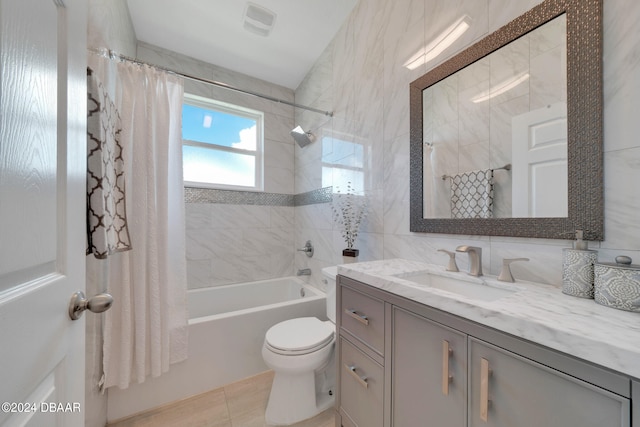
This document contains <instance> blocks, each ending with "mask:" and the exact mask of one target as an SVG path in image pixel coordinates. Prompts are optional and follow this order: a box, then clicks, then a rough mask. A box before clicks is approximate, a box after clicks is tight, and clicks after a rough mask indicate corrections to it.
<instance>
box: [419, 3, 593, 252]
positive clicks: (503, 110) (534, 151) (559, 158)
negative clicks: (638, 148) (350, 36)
mask: <svg viewBox="0 0 640 427" xmlns="http://www.w3.org/2000/svg"><path fill="white" fill-rule="evenodd" d="M410 101H411V105H410V109H411V111H410V115H411V117H410V121H411V136H410V141H411V142H410V143H411V148H410V154H411V165H410V168H411V172H410V174H411V182H410V190H411V206H410V209H411V212H410V216H411V222H410V230H411V231H414V232H429V233H446V234H472V235H489V236H514V237H538V238H559V239H567V238H570V234H571V233H572V232H574V231H575V230H583V231H584V235H585V238H586V239H588V240H603V238H604V236H603V223H604V219H603V217H604V203H603V166H602V164H603V153H602V2H601V0H546V1H544V2H542V3H541V4H539V5H538V6H536V7H534V8H533V9H531V10H530V11H528V12H526V13H525V14H523V15H522V16H520V17H518V18H516V19H515V20H513V21H511V22H510V23H509V24H507V25H505V26H504V27H502V28H500V29H499V30H497V31H496V32H494V33H492V34H490V35H489V36H487V37H485V38H484V39H482V40H480V41H479V42H477V43H476V44H474V45H472V46H470V47H469V48H467V49H465V50H464V51H462V52H461V53H459V54H458V55H456V56H454V57H453V58H451V59H449V60H447V61H446V62H444V63H443V64H441V65H439V66H437V67H435V68H434V69H432V70H431V71H429V72H428V73H427V74H425V75H424V76H422V77H420V78H418V79H417V80H415V81H414V82H412V83H411V85H410Z"/></svg>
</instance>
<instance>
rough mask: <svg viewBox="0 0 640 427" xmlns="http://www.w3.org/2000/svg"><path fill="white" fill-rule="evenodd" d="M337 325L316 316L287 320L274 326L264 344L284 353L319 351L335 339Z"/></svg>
mask: <svg viewBox="0 0 640 427" xmlns="http://www.w3.org/2000/svg"><path fill="white" fill-rule="evenodd" d="M334 332H335V326H334V324H333V323H331V322H328V321H326V322H323V321H321V320H319V319H317V318H315V317H301V318H297V319H290V320H285V321H284V322H280V323H278V324H276V325H274V326H272V327H271V328H270V329H269V330H268V331H267V334H266V336H265V340H264V344H265V347H267V348H268V349H269V350H271V351H273V352H274V353H277V354H283V355H291V356H293V355H301V354H308V353H312V352H314V351H317V350H319V349H321V348H323V347H326V346H327V345H329V344H331V343H332V342H333V340H334V335H335V333H334Z"/></svg>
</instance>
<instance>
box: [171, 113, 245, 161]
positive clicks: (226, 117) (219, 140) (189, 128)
mask: <svg viewBox="0 0 640 427" xmlns="http://www.w3.org/2000/svg"><path fill="white" fill-rule="evenodd" d="M255 126H256V121H255V120H253V119H249V118H245V117H240V116H236V115H233V114H227V113H223V112H220V111H213V110H208V109H205V108H200V107H196V106H193V105H189V104H184V105H183V108H182V138H183V139H187V140H190V141H199V142H207V143H211V144H217V145H221V146H224V147H235V148H245V149H249V150H255V149H256V140H255ZM251 129H253V131H251ZM252 136H253V137H252ZM251 137H252V138H251ZM251 139H252V141H251ZM249 141H251V142H249Z"/></svg>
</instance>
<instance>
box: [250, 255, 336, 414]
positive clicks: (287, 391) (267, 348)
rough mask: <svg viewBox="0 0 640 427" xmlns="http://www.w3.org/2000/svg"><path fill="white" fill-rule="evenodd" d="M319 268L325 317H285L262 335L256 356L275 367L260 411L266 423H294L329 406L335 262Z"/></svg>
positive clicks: (333, 376)
mask: <svg viewBox="0 0 640 427" xmlns="http://www.w3.org/2000/svg"><path fill="white" fill-rule="evenodd" d="M322 274H323V276H324V278H325V280H326V282H327V291H326V293H327V317H328V318H329V320H328V321H322V320H319V319H317V318H315V317H301V318H298V319H291V320H285V321H284V322H280V323H278V324H276V325H274V326H272V327H271V328H270V329H269V330H268V331H267V334H266V336H265V339H264V344H263V346H262V358H263V359H264V362H265V363H266V364H267V366H268V367H269V368H271V369H273V371H274V372H275V376H274V378H273V385H272V386H271V394H270V395H269V403H268V404H267V410H266V412H265V420H266V422H267V424H271V425H290V424H294V423H297V422H298V421H302V420H305V419H307V418H311V417H313V416H315V415H317V414H319V413H320V412H322V411H324V410H325V409H328V408H329V407H331V406H333V403H334V396H333V389H334V385H335V366H334V353H335V351H334V349H335V341H336V325H335V322H336V275H337V267H327V268H323V269H322Z"/></svg>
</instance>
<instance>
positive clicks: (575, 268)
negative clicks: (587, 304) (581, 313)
mask: <svg viewBox="0 0 640 427" xmlns="http://www.w3.org/2000/svg"><path fill="white" fill-rule="evenodd" d="M575 237H576V240H575V242H574V243H573V248H566V249H563V250H562V292H563V293H565V294H567V295H572V296H574V297H579V298H593V279H594V272H593V268H594V267H593V266H594V264H595V263H596V261H597V260H598V252H597V251H594V250H590V249H589V248H588V243H587V242H586V241H585V240H583V232H582V230H576V232H575Z"/></svg>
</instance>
